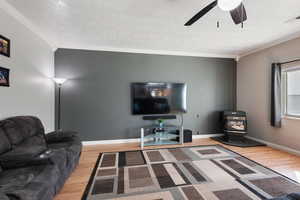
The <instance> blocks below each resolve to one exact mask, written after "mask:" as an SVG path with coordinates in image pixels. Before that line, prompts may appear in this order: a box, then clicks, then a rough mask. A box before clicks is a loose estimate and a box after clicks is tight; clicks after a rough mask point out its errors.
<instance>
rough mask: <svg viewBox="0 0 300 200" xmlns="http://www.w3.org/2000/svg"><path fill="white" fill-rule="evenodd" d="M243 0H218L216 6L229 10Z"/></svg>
mask: <svg viewBox="0 0 300 200" xmlns="http://www.w3.org/2000/svg"><path fill="white" fill-rule="evenodd" d="M242 1H243V0H218V6H219V7H220V8H221V9H222V10H224V11H230V10H233V9H235V8H236V7H238V6H239V5H240V4H241V3H242Z"/></svg>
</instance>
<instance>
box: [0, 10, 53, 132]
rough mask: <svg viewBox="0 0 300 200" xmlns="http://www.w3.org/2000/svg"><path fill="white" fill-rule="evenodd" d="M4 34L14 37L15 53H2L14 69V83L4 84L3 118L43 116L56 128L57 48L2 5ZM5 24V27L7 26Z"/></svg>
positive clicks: (0, 59)
mask: <svg viewBox="0 0 300 200" xmlns="http://www.w3.org/2000/svg"><path fill="white" fill-rule="evenodd" d="M0 27H1V28H0V30H1V31H0V34H1V35H3V36H5V37H7V38H9V39H10V40H11V57H10V58H8V57H5V56H2V55H0V66H1V67H5V68H9V69H10V85H11V86H10V87H0V97H1V104H0V110H1V111H0V119H4V118H7V117H12V116H16V115H34V116H37V117H39V118H40V119H41V120H42V121H43V124H44V126H45V128H46V131H47V132H48V131H53V130H54V83H53V81H52V80H51V79H50V78H51V77H53V76H54V52H53V50H52V47H50V46H49V45H48V44H47V43H46V42H45V41H43V40H42V39H41V38H40V37H39V36H38V35H37V34H35V33H33V32H32V31H31V30H29V29H28V28H26V27H25V26H24V25H23V24H22V23H20V22H19V21H17V20H16V19H15V18H14V17H12V16H11V15H9V14H8V13H6V11H5V10H4V9H2V8H0ZM4 27H5V28H4Z"/></svg>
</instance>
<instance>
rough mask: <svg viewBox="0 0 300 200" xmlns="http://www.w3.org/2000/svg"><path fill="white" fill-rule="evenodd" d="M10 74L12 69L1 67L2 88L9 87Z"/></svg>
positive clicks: (0, 83)
mask: <svg viewBox="0 0 300 200" xmlns="http://www.w3.org/2000/svg"><path fill="white" fill-rule="evenodd" d="M9 72H10V69H7V68H4V67H0V86H3V87H9Z"/></svg>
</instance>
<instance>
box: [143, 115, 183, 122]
mask: <svg viewBox="0 0 300 200" xmlns="http://www.w3.org/2000/svg"><path fill="white" fill-rule="evenodd" d="M158 119H177V117H176V115H146V116H143V120H151V121H153V120H158Z"/></svg>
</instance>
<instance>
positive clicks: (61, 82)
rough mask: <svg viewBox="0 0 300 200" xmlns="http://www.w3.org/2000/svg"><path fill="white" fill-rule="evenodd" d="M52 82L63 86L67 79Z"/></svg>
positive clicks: (56, 79)
mask: <svg viewBox="0 0 300 200" xmlns="http://www.w3.org/2000/svg"><path fill="white" fill-rule="evenodd" d="M52 80H53V81H54V82H55V83H56V84H59V85H62V84H64V82H66V81H67V79H66V78H53V79H52Z"/></svg>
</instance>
